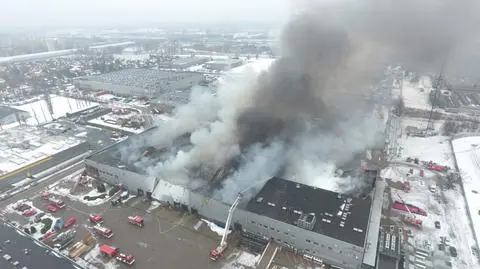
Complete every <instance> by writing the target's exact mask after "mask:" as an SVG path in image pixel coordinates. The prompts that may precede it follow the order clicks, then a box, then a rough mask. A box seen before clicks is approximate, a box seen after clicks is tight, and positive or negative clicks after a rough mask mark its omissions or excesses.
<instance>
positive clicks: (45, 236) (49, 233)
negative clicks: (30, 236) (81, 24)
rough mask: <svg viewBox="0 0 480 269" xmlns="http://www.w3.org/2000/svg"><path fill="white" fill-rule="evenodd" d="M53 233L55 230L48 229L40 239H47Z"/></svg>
mask: <svg viewBox="0 0 480 269" xmlns="http://www.w3.org/2000/svg"><path fill="white" fill-rule="evenodd" d="M55 234H56V232H54V231H49V232H47V233H45V234H44V235H42V237H40V240H45V239H48V238H50V237H52V236H54V235H55Z"/></svg>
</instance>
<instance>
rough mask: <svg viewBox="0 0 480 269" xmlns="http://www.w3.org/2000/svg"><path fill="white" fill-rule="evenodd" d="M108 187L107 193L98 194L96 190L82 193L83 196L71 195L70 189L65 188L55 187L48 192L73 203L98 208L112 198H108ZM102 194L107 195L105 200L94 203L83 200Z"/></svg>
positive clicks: (94, 201) (97, 200) (96, 200)
mask: <svg viewBox="0 0 480 269" xmlns="http://www.w3.org/2000/svg"><path fill="white" fill-rule="evenodd" d="M106 187H107V188H106V192H103V193H100V192H98V191H97V189H96V188H95V189H93V190H91V191H89V192H88V193H81V194H78V195H73V194H71V193H70V189H68V188H63V187H58V186H55V187H53V188H51V189H49V190H48V191H49V192H50V193H52V194H55V195H59V196H64V197H68V198H69V199H70V200H72V201H78V202H81V203H83V204H85V205H87V206H98V205H102V204H104V203H105V202H107V201H108V200H110V199H111V198H112V197H111V196H108V191H109V187H108V186H106ZM101 194H106V196H105V198H103V199H95V200H93V201H87V200H85V199H83V197H85V196H90V197H94V196H98V195H101Z"/></svg>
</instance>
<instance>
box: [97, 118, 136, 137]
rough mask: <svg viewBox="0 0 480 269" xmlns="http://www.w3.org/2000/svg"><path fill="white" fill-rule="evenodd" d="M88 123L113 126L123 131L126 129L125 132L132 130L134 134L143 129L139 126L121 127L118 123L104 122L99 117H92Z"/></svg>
mask: <svg viewBox="0 0 480 269" xmlns="http://www.w3.org/2000/svg"><path fill="white" fill-rule="evenodd" d="M88 122H90V123H93V124H98V125H102V126H105V127H110V128H115V129H118V130H123V131H127V132H132V133H135V134H139V133H141V132H143V131H144V129H143V128H140V129H133V128H128V127H122V126H120V125H116V124H112V123H108V122H105V121H103V120H101V119H93V120H90V121H88Z"/></svg>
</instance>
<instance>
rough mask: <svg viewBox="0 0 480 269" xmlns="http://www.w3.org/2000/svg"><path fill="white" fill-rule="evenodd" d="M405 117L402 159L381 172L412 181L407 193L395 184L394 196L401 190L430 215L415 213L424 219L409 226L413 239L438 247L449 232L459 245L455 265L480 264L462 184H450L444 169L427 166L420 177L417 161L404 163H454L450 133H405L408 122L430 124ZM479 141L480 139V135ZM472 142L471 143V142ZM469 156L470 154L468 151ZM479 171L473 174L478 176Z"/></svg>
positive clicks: (420, 125) (460, 267)
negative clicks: (436, 170) (419, 226)
mask: <svg viewBox="0 0 480 269" xmlns="http://www.w3.org/2000/svg"><path fill="white" fill-rule="evenodd" d="M401 121H402V122H401V126H400V128H402V132H401V136H400V137H398V138H397V141H396V142H397V143H398V146H399V147H400V149H401V150H400V155H399V156H397V157H398V160H397V161H396V162H394V163H393V164H390V166H389V167H387V168H385V169H384V170H382V171H381V173H380V175H381V176H382V177H383V178H388V179H391V180H392V181H393V182H405V181H408V182H409V183H410V185H411V191H410V192H409V193H405V192H404V191H402V190H398V189H395V188H391V193H390V194H391V198H392V200H394V201H395V200H400V198H399V197H398V195H397V194H400V196H401V198H402V199H403V200H404V201H405V202H407V203H410V204H413V205H416V206H418V207H420V208H422V209H424V210H426V211H427V213H428V216H426V217H425V216H419V215H415V217H416V218H418V219H421V220H422V221H423V228H422V229H416V228H412V227H409V229H412V235H413V238H411V239H409V240H412V241H414V240H427V241H429V242H431V243H432V245H433V246H434V247H435V249H437V244H439V243H440V236H446V237H447V238H448V240H449V246H453V247H455V248H456V249H457V252H458V257H457V258H452V264H453V268H457V269H469V268H480V266H479V264H478V260H477V259H476V257H474V256H473V255H472V250H471V248H472V247H475V246H476V242H475V237H474V235H473V231H472V229H471V228H470V225H469V223H470V220H469V218H468V215H467V212H466V210H465V208H466V205H465V200H464V199H463V197H462V192H461V189H460V186H458V185H455V188H453V189H452V188H448V187H447V186H448V185H445V182H447V179H446V177H445V175H443V176H442V174H440V173H433V172H431V171H428V170H427V169H425V170H424V172H425V175H424V177H420V175H419V174H420V168H419V167H417V166H415V165H414V164H404V162H405V159H406V158H407V157H411V158H418V159H419V160H421V161H433V162H436V163H438V164H440V165H447V166H450V167H454V160H455V159H454V158H455V157H454V155H453V152H452V149H451V146H450V142H449V137H445V136H431V137H408V136H406V133H405V127H406V126H415V127H417V128H426V121H425V120H422V119H418V120H417V119H409V118H407V119H405V118H402V119H401ZM434 126H435V129H439V128H440V126H441V123H439V122H435V124H434ZM477 141H478V143H480V138H479V139H478V140H477ZM470 144H471V143H470ZM470 144H468V145H469V146H470ZM454 146H455V143H454ZM455 150H456V151H461V150H457V149H455ZM457 155H458V154H457ZM467 157H469V155H468V154H467ZM457 161H458V156H457ZM463 162H464V161H463ZM469 163H470V164H471V163H472V160H470V159H469ZM459 165H461V164H459ZM470 166H472V165H470ZM479 167H480V166H479ZM410 169H413V170H414V171H413V175H407V174H409V173H408V172H409V170H410ZM479 169H480V168H479ZM477 175H480V170H479V174H477ZM477 175H473V176H472V177H473V178H475V177H478V176H477ZM432 185H435V186H440V185H441V186H442V188H436V189H435V190H430V189H429V187H430V186H432ZM479 185H480V184H479ZM443 186H445V187H443ZM479 190H480V187H479ZM472 194H473V193H472ZM467 195H468V194H467ZM477 199H478V198H477ZM479 204H480V203H479ZM477 211H478V209H477ZM392 212H396V213H398V214H399V215H404V214H405V212H401V211H397V210H394V209H393V211H392ZM395 218H396V217H394V216H393V217H392V219H393V220H397V221H400V219H395ZM436 221H439V222H440V229H437V228H435V222H436ZM406 227H408V226H406ZM447 250H448V246H447ZM447 255H448V254H447Z"/></svg>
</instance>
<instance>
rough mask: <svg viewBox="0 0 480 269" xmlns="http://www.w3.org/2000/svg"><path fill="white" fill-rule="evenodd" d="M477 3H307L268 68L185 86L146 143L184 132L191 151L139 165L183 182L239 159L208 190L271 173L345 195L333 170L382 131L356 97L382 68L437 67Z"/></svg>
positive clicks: (231, 188) (229, 193)
mask: <svg viewBox="0 0 480 269" xmlns="http://www.w3.org/2000/svg"><path fill="white" fill-rule="evenodd" d="M477 7H478V4H476V2H473V1H446V0H439V1H433V0H424V1H413V0H403V1H396V0H382V1H374V0H363V1H360V0H357V1H354V0H338V1H323V2H322V3H320V4H315V5H313V6H308V7H307V8H306V10H305V11H304V12H302V13H301V14H300V15H297V16H295V17H294V18H292V20H291V21H290V22H288V23H287V24H286V26H285V28H284V31H283V34H282V36H281V40H280V56H279V58H278V59H276V60H275V61H274V62H273V64H272V65H271V67H270V68H269V70H268V71H266V72H264V73H262V74H260V75H259V76H258V77H257V76H255V75H253V74H246V75H245V77H244V78H242V79H241V80H238V81H235V82H232V83H229V84H227V85H224V86H222V87H221V88H220V89H219V91H218V94H217V95H216V96H212V95H210V94H208V93H201V92H198V91H195V92H194V94H193V95H192V100H191V102H190V103H189V104H187V105H185V106H182V107H180V108H179V109H178V110H177V111H176V113H175V115H174V117H173V118H174V119H173V120H172V121H169V122H166V123H161V124H160V126H159V128H158V130H159V131H158V132H155V133H154V134H153V136H152V137H151V139H150V142H151V143H153V144H155V145H165V143H166V142H167V141H170V140H172V139H173V138H174V137H176V136H178V135H181V134H183V133H184V132H186V131H188V132H191V133H192V134H191V137H190V140H191V143H192V147H191V148H189V149H184V150H181V151H179V152H177V153H172V154H171V155H170V156H169V157H168V158H167V159H166V160H165V161H162V162H161V163H158V164H155V165H153V166H151V167H149V168H148V171H149V172H150V173H152V175H155V176H158V175H160V176H164V177H168V178H169V179H171V180H173V181H175V179H177V178H178V179H180V178H181V179H182V182H183V181H188V179H189V178H190V179H196V180H198V179H199V178H201V176H199V175H196V176H195V175H192V172H191V171H193V170H198V167H209V168H211V170H212V171H216V170H217V169H218V168H220V167H222V166H225V165H228V164H229V163H230V162H231V161H232V160H235V161H240V164H239V165H237V166H236V167H238V169H237V170H236V171H235V172H233V173H232V174H230V176H229V177H228V178H227V179H226V180H225V181H224V186H223V189H222V190H221V191H219V192H217V193H216V194H215V195H217V196H218V197H220V198H222V199H224V200H226V201H231V200H232V199H233V198H234V197H235V195H236V193H238V192H239V191H241V190H244V189H245V188H248V187H250V186H252V185H255V184H256V183H258V182H260V181H265V180H266V179H268V178H269V177H271V176H275V175H281V176H285V177H286V178H289V179H293V180H297V181H301V182H303V183H307V184H311V185H316V186H321V187H327V188H330V189H336V190H337V191H338V188H344V187H345V186H346V185H348V191H352V189H353V190H354V189H355V186H356V184H357V183H356V182H358V181H355V180H351V181H348V182H347V183H346V182H345V181H342V182H340V183H341V184H339V182H337V181H336V180H337V179H335V178H333V176H332V174H333V172H334V171H335V169H336V167H337V166H338V165H339V164H342V163H345V162H348V160H349V159H351V158H353V156H354V154H355V153H358V152H362V151H364V150H365V149H367V148H369V147H372V146H376V145H381V143H382V139H381V137H380V138H379V136H378V135H377V134H378V133H379V132H382V130H383V128H384V125H383V122H382V121H380V120H379V119H378V117H377V116H376V115H375V113H372V110H373V108H372V107H371V105H368V104H365V103H363V102H362V96H363V94H365V93H366V90H367V89H368V87H369V86H370V85H372V83H375V82H376V80H377V79H378V78H379V76H381V75H382V74H383V70H384V68H385V67H386V65H387V64H397V63H401V64H404V65H405V67H406V68H409V69H411V70H418V71H423V72H436V71H438V70H439V69H440V63H441V62H444V59H445V58H446V56H447V55H449V54H451V51H452V50H455V49H457V48H459V47H461V46H462V45H463V44H467V43H468V42H470V41H471V40H472V36H475V34H476V30H475V29H474V28H475V27H472V25H470V24H469V23H472V22H473V21H475V20H477V18H478V17H476V16H475V15H476V14H477V13H478V11H479V9H478V8H477ZM474 25H479V24H474ZM125 152H131V150H126V151H125ZM207 170H208V169H207ZM360 183H361V182H360ZM362 186H363V184H359V187H362ZM259 187H261V186H259Z"/></svg>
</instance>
